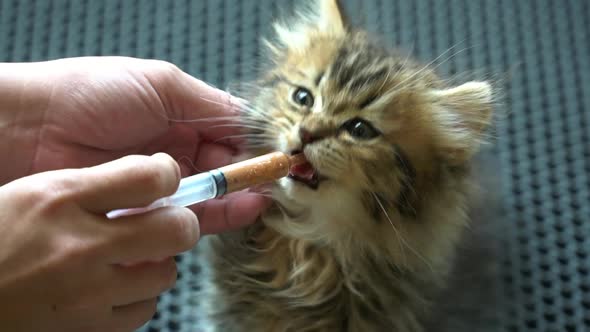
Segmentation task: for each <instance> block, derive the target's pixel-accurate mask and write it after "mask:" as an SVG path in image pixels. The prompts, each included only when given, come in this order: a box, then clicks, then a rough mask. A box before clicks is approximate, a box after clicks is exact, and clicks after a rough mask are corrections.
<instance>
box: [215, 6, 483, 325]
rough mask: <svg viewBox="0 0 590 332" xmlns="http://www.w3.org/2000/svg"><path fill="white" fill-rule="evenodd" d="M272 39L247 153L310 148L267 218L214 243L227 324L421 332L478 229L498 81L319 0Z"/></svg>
mask: <svg viewBox="0 0 590 332" xmlns="http://www.w3.org/2000/svg"><path fill="white" fill-rule="evenodd" d="M274 28H275V30H276V39H275V40H273V41H266V42H265V43H266V45H267V46H268V49H269V50H270V53H271V59H272V63H273V65H272V68H270V69H269V70H268V71H267V72H266V73H265V74H264V75H262V76H261V78H260V79H259V80H258V81H257V82H256V84H255V86H256V88H255V89H254V90H253V91H252V92H251V94H250V96H249V97H250V98H248V99H249V100H250V101H251V104H250V105H249V106H248V107H247V108H246V110H245V112H244V116H243V121H244V127H245V128H248V130H249V132H248V136H249V139H250V143H251V146H252V147H253V148H252V150H251V152H252V153H256V154H261V153H265V152H270V151H274V150H280V151H284V152H287V153H297V152H303V153H304V154H305V156H306V158H307V160H308V161H309V164H306V165H303V166H300V167H297V168H295V169H293V174H292V175H291V176H290V177H288V178H284V179H281V180H280V181H278V182H277V183H276V184H275V185H274V186H273V189H272V196H273V199H274V200H275V202H276V203H275V205H274V207H273V208H271V209H270V210H269V211H268V212H267V213H265V214H264V215H263V216H262V217H261V220H260V222H259V223H257V224H256V225H254V226H251V227H249V228H247V229H245V230H242V231H239V232H235V233H231V234H224V235H219V236H216V237H214V238H211V239H210V244H211V255H212V257H211V259H212V271H211V272H212V282H213V283H214V286H215V290H216V292H215V295H214V297H213V298H211V299H210V300H209V302H210V304H211V306H212V307H215V309H216V315H215V319H216V323H217V329H218V330H219V331H297V332H303V331H399V332H407V331H423V329H424V328H423V324H424V321H426V320H428V317H429V309H430V306H431V300H432V299H434V298H435V297H436V296H437V294H439V292H440V291H441V290H442V289H444V287H445V285H446V282H447V279H448V274H449V271H450V270H451V268H452V261H453V258H454V255H455V254H454V252H455V249H456V247H457V245H458V242H459V241H460V238H461V235H462V232H463V230H464V229H465V226H466V225H467V219H468V218H467V211H466V206H467V198H468V196H469V195H470V190H471V182H470V179H469V168H470V164H471V160H472V158H473V156H474V155H475V153H476V152H477V151H478V149H479V146H480V144H481V143H482V141H483V139H484V138H485V131H486V129H487V127H488V126H489V124H490V123H491V118H492V103H493V98H492V89H491V87H490V84H488V83H487V82H468V83H465V84H462V85H459V86H447V84H446V82H445V81H443V80H441V79H440V78H439V77H438V76H437V75H436V74H435V73H434V72H433V71H432V70H431V69H429V68H427V67H423V66H421V65H419V64H417V63H415V62H414V61H412V60H410V59H408V58H406V57H400V56H397V55H396V54H395V53H393V52H390V51H388V50H385V49H384V48H382V47H380V46H379V44H378V43H376V42H374V41H372V40H370V38H369V37H368V35H367V34H366V33H365V32H363V31H360V30H356V29H354V28H352V27H351V26H349V25H348V23H347V22H346V21H345V19H344V17H343V14H342V12H341V10H340V8H339V5H338V3H337V1H335V0H314V1H309V3H308V6H307V8H305V9H304V10H303V11H301V12H300V13H299V14H298V15H297V19H296V20H294V21H293V22H288V23H277V24H276V25H275V26H274Z"/></svg>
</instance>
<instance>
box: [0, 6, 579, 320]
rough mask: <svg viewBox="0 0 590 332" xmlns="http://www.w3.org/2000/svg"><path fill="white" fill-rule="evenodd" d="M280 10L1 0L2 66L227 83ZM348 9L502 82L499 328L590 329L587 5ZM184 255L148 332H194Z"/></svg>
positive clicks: (190, 271)
mask: <svg viewBox="0 0 590 332" xmlns="http://www.w3.org/2000/svg"><path fill="white" fill-rule="evenodd" d="M289 4H290V2H289V1H284V0H283V1H271V0H260V1H239V0H236V1H230V0H224V1H218V0H209V1H191V0H184V1H183V0H167V1H166V0H159V1H155V0H109V1H100V0H99V1H89V0H79V1H76V0H71V1H65V0H55V1H49V0H48V1H44V0H36V1H35V0H22V1H18V0H0V61H37V60H45V59H53V58H59V57H66V56H79V55H113V54H119V55H130V56H137V57H145V58H158V59H164V60H168V61H171V62H173V63H175V64H177V65H179V66H180V67H181V68H183V69H184V70H186V71H188V72H189V73H191V74H193V75H196V76H198V77H200V78H202V79H204V80H206V81H208V82H210V83H212V84H214V85H217V86H219V87H222V88H223V87H226V86H227V84H228V83H230V82H235V81H241V80H244V79H247V78H251V77H252V75H253V73H254V72H255V69H256V66H257V63H258V59H259V51H258V50H259V47H258V45H259V44H258V37H259V36H261V35H263V34H264V33H266V32H267V30H268V26H269V24H268V23H269V22H270V20H271V18H272V17H273V15H274V14H275V13H276V9H277V8H283V7H289V6H286V5H289ZM345 4H346V6H345V7H346V8H347V9H348V11H349V12H350V13H354V14H355V15H352V18H353V20H354V21H356V22H359V23H360V24H362V25H363V26H364V27H366V28H368V29H369V30H371V31H373V32H375V33H377V34H379V35H381V36H382V37H383V39H384V40H385V41H386V43H388V44H389V45H397V46H400V47H401V48H403V49H406V50H408V51H411V52H412V53H413V54H414V55H415V56H417V57H418V58H419V59H422V60H424V61H430V60H432V59H434V58H435V57H437V56H438V55H440V54H441V53H443V52H444V51H445V50H447V49H448V48H449V47H452V46H455V47H454V49H453V50H452V51H451V52H449V53H448V54H456V55H455V56H453V57H451V58H450V59H448V61H446V62H444V63H442V64H441V65H440V67H439V70H440V72H441V73H443V74H449V75H457V74H463V73H474V72H475V75H476V76H480V77H481V76H482V75H486V74H487V75H491V76H492V77H494V78H495V79H501V81H502V84H501V87H502V89H503V91H504V97H505V98H504V109H505V110H506V111H507V114H508V115H507V116H506V117H505V119H504V120H503V121H502V122H501V123H500V124H499V126H498V129H497V136H498V139H497V142H496V145H495V147H494V148H493V150H492V151H491V152H488V153H489V155H490V156H491V158H493V160H494V161H495V162H497V163H498V169H497V170H496V172H497V174H496V175H497V176H498V177H499V181H498V182H499V184H500V186H499V187H500V189H499V190H500V195H499V196H500V197H501V199H500V205H501V207H500V208H499V209H498V210H497V211H495V218H494V219H495V222H496V223H497V225H498V229H499V230H500V232H501V233H500V234H499V237H500V238H501V241H502V242H501V251H500V252H499V253H498V254H497V255H498V258H499V259H500V261H501V266H500V275H499V276H498V278H497V280H496V282H497V284H498V285H499V287H500V288H499V291H500V296H501V297H502V298H503V300H505V302H506V304H505V305H504V306H502V307H500V308H498V309H496V310H498V314H500V315H501V318H502V320H501V324H502V328H501V329H500V330H502V331H510V332H512V331H566V332H571V331H588V330H590V275H589V273H590V270H589V269H590V257H589V254H590V238H589V237H588V234H589V230H590V224H589V222H590V220H589V219H590V205H589V202H590V180H589V178H590V148H589V144H590V140H589V135H590V127H589V123H590V109H588V107H589V106H590V83H588V82H590V1H586V0H579V1H575V0H568V1H550V0H519V1H512V0H478V1H469V0H450V1H438V0H417V1H412V0H407V1H403V0H399V1H395V0H390V1H387V0H383V1H365V2H363V3H361V1H352V0H350V1H345ZM442 59H446V57H443V58H442ZM179 261H180V278H179V282H178V285H177V287H176V288H175V289H173V290H172V291H171V292H169V293H167V294H165V295H164V296H163V297H162V299H161V302H160V306H159V309H160V312H159V313H158V314H157V315H156V317H155V318H154V320H153V321H152V322H151V323H150V324H149V325H148V326H146V327H145V330H149V331H178V330H181V331H195V330H196V324H197V322H196V318H195V316H194V313H195V311H196V310H198V308H196V307H195V305H194V304H191V303H192V302H191V301H192V300H194V296H193V291H195V290H196V289H198V279H199V271H200V267H199V265H198V264H197V262H196V261H195V260H194V257H193V256H192V255H190V254H187V255H183V256H181V257H180V258H179ZM191 299H192V300H191ZM193 302H194V301H193ZM482 302H485V299H484V300H482Z"/></svg>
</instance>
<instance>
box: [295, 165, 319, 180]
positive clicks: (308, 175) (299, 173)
mask: <svg viewBox="0 0 590 332" xmlns="http://www.w3.org/2000/svg"><path fill="white" fill-rule="evenodd" d="M314 173H315V170H314V168H313V166H311V164H310V163H308V162H305V163H302V164H298V165H295V166H293V167H291V175H293V176H296V177H298V178H301V179H305V180H309V181H311V180H312V179H313V175H314Z"/></svg>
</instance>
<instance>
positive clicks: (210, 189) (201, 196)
mask: <svg viewBox="0 0 590 332" xmlns="http://www.w3.org/2000/svg"><path fill="white" fill-rule="evenodd" d="M216 172H217V173H219V172H218V171H211V172H205V173H200V174H197V175H193V176H189V177H187V178H184V179H182V180H180V185H179V186H178V190H177V191H176V192H175V193H174V195H172V196H170V198H169V203H170V205H176V206H190V205H193V204H197V203H200V202H203V201H206V200H208V199H211V198H215V197H217V196H220V195H222V194H223V192H220V191H219V190H218V182H219V179H218V178H217V176H216V175H217V174H216ZM219 174H221V173H219ZM221 176H223V175H221ZM220 189H223V188H220Z"/></svg>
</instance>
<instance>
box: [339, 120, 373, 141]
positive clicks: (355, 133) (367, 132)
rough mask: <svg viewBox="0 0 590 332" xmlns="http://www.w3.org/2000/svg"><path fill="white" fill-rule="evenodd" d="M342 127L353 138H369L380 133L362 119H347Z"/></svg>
mask: <svg viewBox="0 0 590 332" xmlns="http://www.w3.org/2000/svg"><path fill="white" fill-rule="evenodd" d="M342 127H343V128H344V130H346V131H347V132H348V133H349V134H350V135H351V136H352V137H354V138H359V139H371V138H375V137H377V136H379V135H380V132H379V131H378V130H377V129H375V127H373V126H372V125H371V124H370V123H369V122H367V121H365V120H363V119H352V120H349V121H347V122H346V123H344V125H342Z"/></svg>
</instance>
